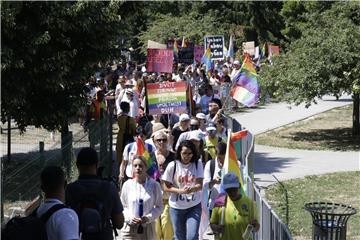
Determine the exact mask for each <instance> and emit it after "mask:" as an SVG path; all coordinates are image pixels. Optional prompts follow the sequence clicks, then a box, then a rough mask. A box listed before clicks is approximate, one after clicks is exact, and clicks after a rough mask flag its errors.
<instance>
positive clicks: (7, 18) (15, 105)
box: [1, 1, 121, 130]
mask: <svg viewBox="0 0 360 240" xmlns="http://www.w3.org/2000/svg"><path fill="white" fill-rule="evenodd" d="M120 5H121V3H119V2H113V1H111V2H83V1H81V2H3V3H2V9H1V21H2V26H1V38H2V39H1V48H2V53H1V58H2V65H1V71H2V72H1V74H2V88H1V102H2V108H1V118H2V121H3V122H4V121H5V120H6V118H7V116H10V117H11V118H12V119H15V121H16V122H17V125H18V127H19V128H20V129H21V130H24V129H25V127H26V126H27V125H35V126H43V127H45V128H46V129H59V128H61V126H63V124H66V122H67V120H68V119H69V118H70V117H71V116H74V113H75V112H76V111H77V110H78V107H79V106H80V104H81V103H82V101H83V100H84V96H83V88H84V83H85V81H84V80H85V79H86V77H87V76H89V75H90V73H91V71H92V70H93V66H94V65H96V64H97V63H98V62H100V61H105V60H108V59H110V56H111V55H112V54H113V53H114V46H115V45H116V42H117V40H118V37H119V35H120V33H121V32H120V29H121V20H120V16H119V15H118V10H119V7H120Z"/></svg>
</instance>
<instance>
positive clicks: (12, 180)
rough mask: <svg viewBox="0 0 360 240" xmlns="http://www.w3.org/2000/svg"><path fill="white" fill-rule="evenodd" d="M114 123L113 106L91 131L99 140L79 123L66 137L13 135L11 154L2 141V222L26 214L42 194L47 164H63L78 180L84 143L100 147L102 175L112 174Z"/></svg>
mask: <svg viewBox="0 0 360 240" xmlns="http://www.w3.org/2000/svg"><path fill="white" fill-rule="evenodd" d="M112 123H113V114H112V109H107V111H106V113H105V114H104V117H103V119H102V120H101V121H99V122H97V123H96V124H95V123H94V124H95V125H94V127H93V128H92V130H91V134H93V135H94V136H96V138H97V140H96V141H95V142H93V141H92V139H91V138H90V137H89V135H90V134H89V132H90V130H89V131H87V132H84V130H83V129H82V128H81V126H80V123H75V124H74V125H76V127H74V128H71V127H70V130H75V132H73V131H69V133H68V134H67V135H63V136H62V137H61V138H62V139H60V138H59V137H58V139H57V141H55V142H51V141H46V142H45V143H44V141H40V142H36V141H37V139H35V138H34V140H33V141H31V137H24V136H22V137H20V138H12V139H11V142H10V144H11V145H12V146H11V148H12V152H11V158H8V155H6V154H5V149H6V148H7V143H4V142H5V141H2V156H1V167H2V171H1V174H2V175H1V177H2V188H1V200H2V201H1V207H2V211H1V213H2V216H1V217H2V218H1V220H2V221H1V222H2V223H4V222H5V221H6V220H8V219H9V218H11V217H12V216H13V215H15V214H24V213H25V212H26V209H27V208H28V207H29V206H31V207H33V206H32V205H33V202H34V199H37V198H38V197H39V196H40V197H41V189H40V173H41V171H42V169H43V168H44V167H45V166H50V165H51V166H54V165H55V166H61V167H62V168H63V169H64V171H65V172H66V175H67V179H68V181H69V182H71V181H74V180H75V179H76V178H77V176H78V172H77V169H76V164H75V161H76V156H77V154H78V152H79V151H80V149H81V148H83V147H89V146H93V147H94V148H95V149H96V151H97V152H98V155H99V166H100V167H102V169H103V171H102V176H103V177H104V178H108V177H110V176H111V174H112V169H113V164H114V162H113V151H112V147H113V136H112ZM13 130H14V131H13V135H14V136H15V135H16V134H18V133H17V132H16V131H17V130H16V129H13ZM7 131H8V130H7V129H5V130H4V129H3V131H2V133H1V134H2V136H1V137H2V138H5V139H6V136H7V135H6V134H8V133H7ZM34 131H35V132H34ZM34 131H33V132H32V134H33V133H35V135H36V134H37V133H38V132H41V130H40V129H34ZM42 131H43V132H45V134H49V132H46V131H44V130H42ZM25 134H26V133H25ZM25 138H26V140H24V139H25ZM45 144H46V146H45ZM36 203H38V201H37V202H36Z"/></svg>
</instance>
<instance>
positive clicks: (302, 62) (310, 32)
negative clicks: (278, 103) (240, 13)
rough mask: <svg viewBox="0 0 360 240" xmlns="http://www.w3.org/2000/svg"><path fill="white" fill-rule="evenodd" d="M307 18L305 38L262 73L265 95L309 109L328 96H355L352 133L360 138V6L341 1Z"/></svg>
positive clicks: (303, 26)
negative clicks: (266, 93)
mask: <svg viewBox="0 0 360 240" xmlns="http://www.w3.org/2000/svg"><path fill="white" fill-rule="evenodd" d="M305 17H306V20H305V21H303V22H302V26H301V27H299V28H298V29H300V30H301V37H300V38H299V39H298V40H295V41H293V42H292V43H291V45H290V47H289V51H288V52H287V53H286V54H284V55H281V56H279V57H277V58H274V59H273V62H274V64H273V65H271V66H265V67H263V68H262V69H261V72H260V74H261V81H262V82H261V85H262V87H263V90H264V92H268V93H270V94H273V95H275V96H277V97H279V98H282V99H284V100H287V101H288V102H294V103H296V104H300V103H302V102H305V103H306V106H310V105H311V104H312V103H316V100H315V99H316V98H317V97H318V98H321V97H322V96H324V95H327V94H331V95H335V96H340V95H341V94H342V93H343V92H347V93H350V94H353V100H354V111H353V119H354V122H353V133H354V134H360V126H359V85H360V84H359V79H360V75H359V69H360V42H359V41H360V26H359V23H360V4H359V3H357V2H347V3H343V2H341V3H340V2H337V3H333V4H332V5H331V8H329V9H326V10H325V11H322V12H313V13H311V14H307V16H305ZM297 26H299V25H297Z"/></svg>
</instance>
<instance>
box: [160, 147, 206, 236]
mask: <svg viewBox="0 0 360 240" xmlns="http://www.w3.org/2000/svg"><path fill="white" fill-rule="evenodd" d="M176 159H179V160H175V161H173V162H170V163H169V165H168V166H167V167H166V170H165V172H164V174H163V175H162V180H163V188H164V191H165V192H169V193H170V198H169V205H170V217H171V222H172V224H173V228H174V239H175V240H183V239H187V240H195V239H199V233H198V232H199V225H200V218H201V189H202V181H203V178H204V173H203V165H202V163H201V161H198V159H199V157H198V154H197V151H196V148H195V145H194V143H192V142H191V141H190V140H185V141H183V142H181V144H180V146H179V147H178V149H177V152H176Z"/></svg>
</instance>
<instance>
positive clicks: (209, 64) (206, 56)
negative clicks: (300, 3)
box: [201, 45, 213, 74]
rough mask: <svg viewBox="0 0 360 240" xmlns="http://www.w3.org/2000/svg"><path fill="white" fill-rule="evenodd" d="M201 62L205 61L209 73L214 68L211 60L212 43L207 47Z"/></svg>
mask: <svg viewBox="0 0 360 240" xmlns="http://www.w3.org/2000/svg"><path fill="white" fill-rule="evenodd" d="M201 63H205V66H206V72H207V73H208V74H209V72H210V70H211V69H212V67H213V66H212V61H211V48H210V45H209V46H208V47H207V49H206V51H205V53H204V55H203V56H202V58H201Z"/></svg>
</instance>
